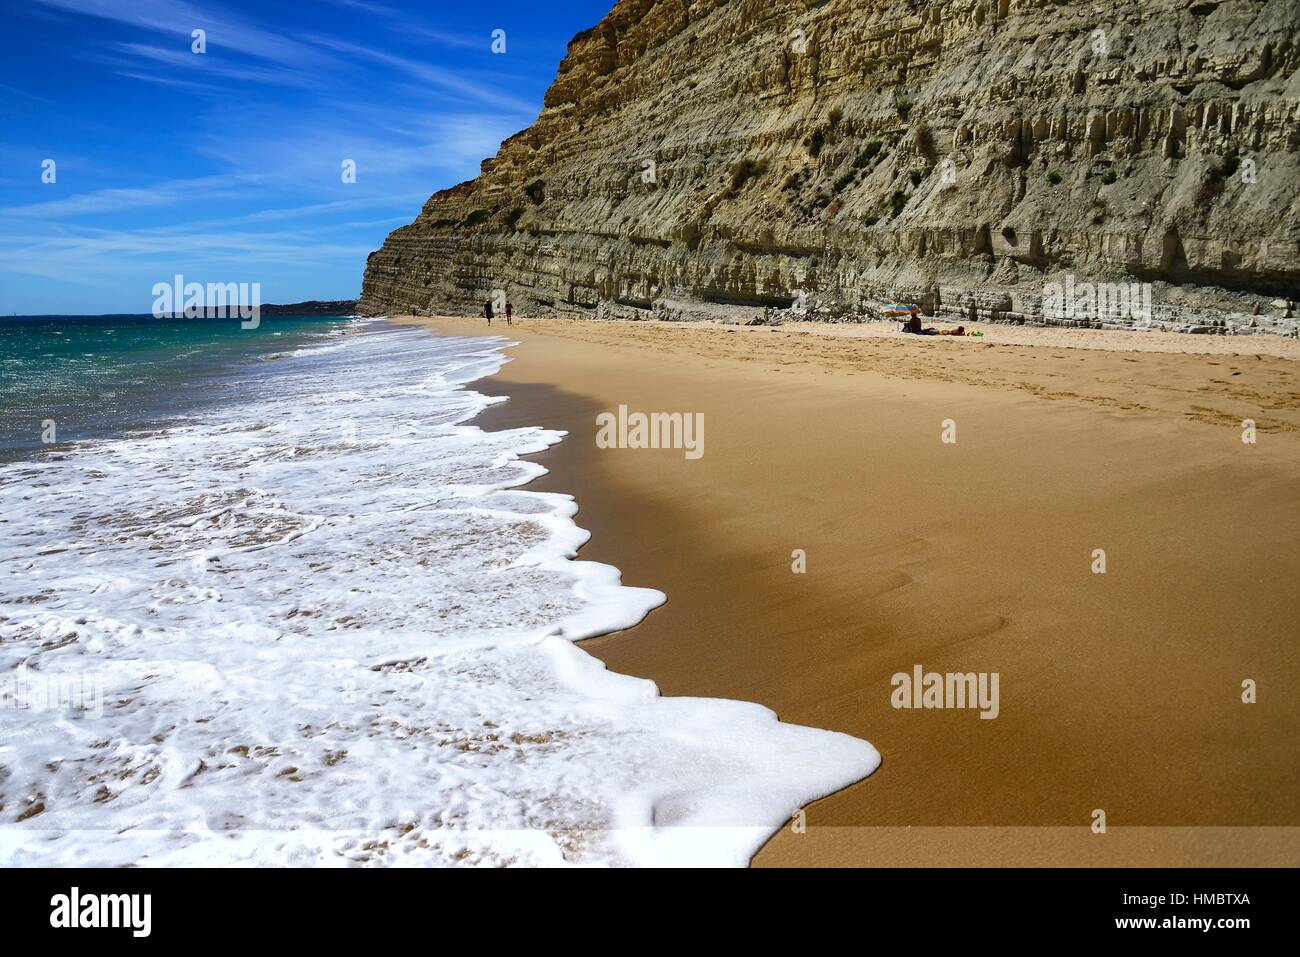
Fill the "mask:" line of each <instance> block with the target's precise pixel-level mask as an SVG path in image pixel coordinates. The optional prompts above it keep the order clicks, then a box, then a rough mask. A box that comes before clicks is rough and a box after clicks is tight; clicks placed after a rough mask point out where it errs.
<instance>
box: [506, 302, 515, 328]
mask: <svg viewBox="0 0 1300 957" xmlns="http://www.w3.org/2000/svg"><path fill="white" fill-rule="evenodd" d="M514 315H515V304H514V303H513V302H507V303H506V325H507V326H513V325H514V322H513V321H512V320H513V319H514Z"/></svg>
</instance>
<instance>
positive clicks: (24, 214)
mask: <svg viewBox="0 0 1300 957" xmlns="http://www.w3.org/2000/svg"><path fill="white" fill-rule="evenodd" d="M0 2H2V8H0V314H4V315H10V314H13V313H17V314H19V315H34V314H97V313H113V312H141V313H143V312H148V311H149V310H150V308H151V306H152V303H153V300H154V297H153V295H152V292H151V290H152V288H153V286H154V284H155V283H158V282H169V283H170V282H172V280H173V277H174V276H175V275H176V274H180V275H183V276H184V277H185V281H186V282H199V283H208V282H222V283H225V282H248V283H253V282H258V283H260V284H261V301H262V302H263V303H286V302H299V301H302V300H306V299H353V298H356V296H357V295H358V294H359V292H360V289H361V275H362V272H363V270H364V268H365V260H366V256H367V255H368V254H369V253H370V252H371V251H372V250H374V249H377V248H378V247H379V246H380V244H381V243H382V242H383V240H384V237H385V236H386V235H387V234H388V233H389V232H391V231H392V230H393V229H395V228H397V227H398V226H401V225H403V224H405V223H409V222H410V221H411V220H412V219H414V218H415V216H416V214H417V213H418V212H419V210H420V207H421V206H422V205H423V204H424V201H425V200H426V199H428V197H429V195H430V194H432V193H434V192H435V191H437V190H439V189H443V188H446V187H448V186H452V185H454V184H456V183H459V182H461V181H463V180H466V179H471V178H473V177H474V176H476V175H477V174H478V170H479V163H480V162H481V161H482V160H483V159H485V158H487V157H489V156H492V155H493V154H495V153H496V151H497V148H498V146H499V145H500V143H501V141H502V140H504V139H506V138H507V137H509V136H510V135H512V134H514V133H516V132H518V131H519V130H521V129H524V128H525V127H527V126H529V125H530V124H531V123H532V122H533V120H534V119H535V118H536V117H537V114H538V112H539V110H540V109H541V105H542V97H543V95H544V94H545V92H546V88H547V87H548V86H549V85H550V83H551V81H552V80H553V79H554V78H555V74H556V69H557V67H558V66H559V63H560V60H561V59H562V58H563V57H564V53H565V49H566V46H567V44H568V41H569V40H570V39H571V38H572V37H573V35H574V34H576V33H578V32H579V31H581V30H585V29H587V28H588V27H591V26H593V25H595V24H596V23H597V22H599V20H600V19H601V17H602V16H604V14H605V13H606V12H608V10H609V9H610V8H611V7H612V6H613V0H561V2H558V3H556V2H538V0H532V2H521V0H497V2H494V3H451V2H441V0H424V2H417V0H373V2H372V0H258V2H250V0H223V2H210V0H23V2H21V3H19V2H17V0H0ZM195 30H203V31H204V34H203V40H204V42H205V47H206V50H205V52H202V53H199V52H195V49H194V48H195V47H196V46H197V45H198V41H197V40H196V39H195V37H194V31H195ZM495 31H504V34H503V35H502V34H497V35H496V39H497V42H496V46H497V49H498V50H500V49H501V48H502V45H503V44H502V42H501V41H502V40H503V41H504V52H494V51H493V46H494V32H495ZM50 160H52V161H53V165H52V166H51V164H50V163H49V162H47V161H50ZM346 160H352V161H353V162H354V163H355V182H344V179H345V175H344V173H345V170H344V162H345V161H346ZM47 180H53V181H52V182H48V181H47Z"/></svg>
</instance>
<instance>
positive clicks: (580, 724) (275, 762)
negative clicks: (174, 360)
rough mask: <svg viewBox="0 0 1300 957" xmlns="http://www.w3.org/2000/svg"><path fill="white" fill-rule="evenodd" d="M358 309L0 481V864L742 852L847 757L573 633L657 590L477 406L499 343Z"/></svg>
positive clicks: (827, 781)
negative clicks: (596, 542)
mask: <svg viewBox="0 0 1300 957" xmlns="http://www.w3.org/2000/svg"><path fill="white" fill-rule="evenodd" d="M366 325H367V328H366V329H365V331H364V332H363V333H360V334H352V335H346V336H341V337H338V338H331V339H330V340H329V341H328V344H325V345H314V346H311V347H307V348H305V349H300V350H298V351H297V352H295V353H294V354H293V355H292V356H291V357H288V358H285V359H283V360H282V361H278V362H275V363H257V364H255V365H253V366H250V368H249V369H248V370H247V372H246V373H245V374H244V376H243V378H242V379H241V381H240V387H239V389H238V390H237V395H238V398H237V399H235V400H233V401H231V402H228V403H226V404H224V405H222V406H221V407H219V408H217V409H215V410H210V411H207V412H203V413H200V414H196V415H193V416H191V417H189V418H187V419H186V420H184V421H183V422H181V423H178V424H176V425H175V426H174V427H171V428H166V429H160V430H151V431H148V432H139V433H135V434H130V435H127V436H125V437H122V438H118V439H114V440H111V441H103V442H88V443H82V444H79V445H77V446H75V447H73V448H72V449H71V450H63V451H62V452H60V453H59V454H57V455H47V456H45V457H42V458H38V459H34V460H29V461H25V462H18V463H11V464H10V465H6V466H0V525H3V527H4V528H5V530H6V534H5V536H4V537H3V539H2V540H0V820H3V826H0V863H3V864H6V865H10V866H14V865H17V866H34V865H73V864H75V865H82V866H84V865H103V866H115V865H127V864H132V865H145V866H149V865H153V866H159V865H191V864H194V865H204V864H252V865H348V864H371V865H383V864H403V865H438V864H533V865H553V864H566V863H568V864H583V865H587V864H607V865H627V864H734V865H741V864H744V863H746V862H747V861H748V859H749V857H750V856H751V855H752V854H753V853H754V851H756V850H757V848H758V847H759V846H761V844H762V842H763V841H764V840H765V839H766V838H767V837H768V836H769V835H770V834H771V832H772V831H773V830H774V829H775V828H777V827H779V826H781V824H782V823H783V822H784V821H786V820H787V819H788V818H789V816H790V815H791V814H792V813H793V812H794V811H795V810H796V809H797V808H798V807H799V806H801V805H802V804H804V803H806V802H807V801H809V800H811V799H813V798H816V797H819V796H821V795H824V794H826V793H829V792H831V791H834V790H836V789H838V788H840V787H842V786H844V785H847V784H849V783H851V782H852V781H854V780H857V779H859V778H861V777H863V776H865V775H867V774H869V773H870V772H871V771H872V770H874V768H875V767H876V766H877V764H878V762H879V755H878V754H877V753H876V751H875V750H874V749H873V748H872V747H871V746H870V745H869V744H867V743H866V742H863V741H859V740H857V739H854V738H851V737H848V736H846V735H841V734H835V733H831V732H825V731H817V730H813V729H809V728H801V727H796V726H792V725H786V724H782V723H779V722H778V721H777V720H776V717H775V715H774V714H773V713H772V712H771V711H769V710H768V709H766V708H763V707H761V706H758V705H754V704H746V703H743V702H735V701H722V700H710V699H695V698H664V697H660V696H659V694H658V691H657V689H656V687H655V686H654V684H653V683H651V682H649V681H645V680H642V679H637V678H631V677H627V676H623V675H617V674H613V673H610V672H608V671H606V670H605V668H604V666H603V665H602V664H601V663H600V662H599V661H597V660H596V659H595V658H593V657H591V656H590V655H588V654H587V653H586V652H584V651H582V650H581V649H580V648H578V647H576V646H575V645H574V644H573V642H574V641H577V640H579V639H582V638H586V637H590V636H594V635H598V634H604V633H607V632H610V631H615V630H618V629H622V628H627V627H630V626H632V625H634V624H636V623H637V622H638V621H640V620H641V619H642V618H643V617H644V616H645V615H646V614H647V613H648V612H649V611H650V610H651V609H652V608H654V607H655V606H656V605H658V604H660V603H661V602H662V601H664V595H663V594H661V593H660V592H657V591H653V590H650V589H644V588H629V587H626V586H624V585H622V583H621V581H620V577H619V572H618V570H617V569H615V568H613V567H611V566H608V565H603V564H598V563H594V562H584V561H578V560H576V558H575V556H576V553H577V550H578V548H579V547H580V546H581V545H582V544H583V543H584V542H585V541H586V539H587V533H586V532H584V531H583V530H582V529H580V528H579V527H578V526H577V525H576V524H575V523H574V521H573V517H574V515H575V513H576V510H577V509H576V504H575V502H574V500H573V499H572V498H571V497H570V496H566V495H559V494H554V493H538V492H529V491H524V490H521V488H520V486H523V485H526V484H527V483H528V482H530V481H531V480H532V479H534V478H536V477H537V476H538V475H541V474H543V473H544V472H545V469H544V468H542V467H541V466H540V465H538V464H537V463H535V462H530V461H526V460H525V459H524V458H523V457H524V456H527V455H529V454H532V453H535V452H539V451H542V450H544V449H546V448H548V447H549V446H551V445H553V444H555V443H556V442H559V441H560V440H561V439H562V438H563V435H562V433H559V432H555V431H552V430H547V429H543V428H523V429H512V430H506V431H500V432H484V431H482V430H481V429H479V428H478V427H476V426H474V425H472V424H470V423H471V422H472V419H473V418H474V417H475V416H476V415H477V414H478V413H479V412H480V411H482V410H483V409H485V408H487V407H488V406H489V405H490V404H492V403H493V402H495V401H498V400H495V399H491V398H489V397H487V396H484V395H481V394H479V393H477V392H474V391H472V390H471V389H468V388H466V384H467V383H469V382H472V381H474V380H476V379H479V378H482V377H484V376H486V375H490V374H491V373H493V372H495V371H496V370H497V369H499V368H500V366H501V365H502V363H503V362H505V361H506V359H505V357H504V355H503V353H502V348H503V346H504V345H505V344H506V341H505V340H502V339H497V338H490V339H484V338H445V337H444V338H439V337H433V336H430V335H428V334H427V333H426V332H424V331H423V330H419V329H415V328H408V327H396V328H395V327H391V326H384V325H374V324H369V323H367V324H366ZM231 391H232V392H234V391H236V390H231Z"/></svg>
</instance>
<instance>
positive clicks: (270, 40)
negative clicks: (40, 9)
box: [33, 0, 328, 68]
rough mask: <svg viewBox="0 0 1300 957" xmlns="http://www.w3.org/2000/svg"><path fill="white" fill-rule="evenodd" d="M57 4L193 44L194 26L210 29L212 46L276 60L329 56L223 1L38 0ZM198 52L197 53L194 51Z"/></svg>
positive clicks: (308, 61) (315, 63)
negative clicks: (257, 22)
mask: <svg viewBox="0 0 1300 957" xmlns="http://www.w3.org/2000/svg"><path fill="white" fill-rule="evenodd" d="M33 2H35V3H41V4H44V5H45V6H47V7H52V8H54V9H56V10H62V11H65V12H67V13H74V14H79V15H81V16H87V17H97V18H99V19H102V20H112V21H116V22H118V23H125V24H129V25H131V26H134V27H139V28H142V29H145V30H151V31H154V32H156V33H164V34H168V35H171V36H173V37H183V38H184V41H185V42H184V49H185V50H187V51H188V50H189V46H190V36H191V33H192V32H193V31H194V30H195V29H202V30H204V31H205V32H206V34H207V44H208V49H209V50H210V51H212V50H214V49H219V48H222V47H224V48H226V49H229V50H234V51H236V52H239V53H242V54H245V55H247V56H251V57H256V58H258V59H262V60H268V61H271V62H273V63H276V64H281V65H282V64H292V65H294V66H299V67H313V68H321V67H324V66H327V65H328V58H327V57H324V56H322V55H321V53H320V51H318V50H316V49H314V48H312V47H310V46H308V45H306V44H303V43H299V42H298V41H297V40H294V39H292V38H291V37H287V36H285V35H284V33H282V32H276V31H274V30H267V29H263V28H262V27H259V26H257V25H255V24H253V23H250V22H248V21H247V20H245V19H243V18H241V17H239V16H236V15H235V14H232V13H230V12H228V11H225V10H222V9H221V8H219V7H200V6H198V5H197V4H193V3H188V2H185V0H33ZM191 55H194V54H191Z"/></svg>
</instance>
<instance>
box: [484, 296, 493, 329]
mask: <svg viewBox="0 0 1300 957" xmlns="http://www.w3.org/2000/svg"><path fill="white" fill-rule="evenodd" d="M483 317H484V318H485V319H487V321H488V325H489V326H490V325H492V300H491V299H489V300H488V301H487V302H485V303H483Z"/></svg>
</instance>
